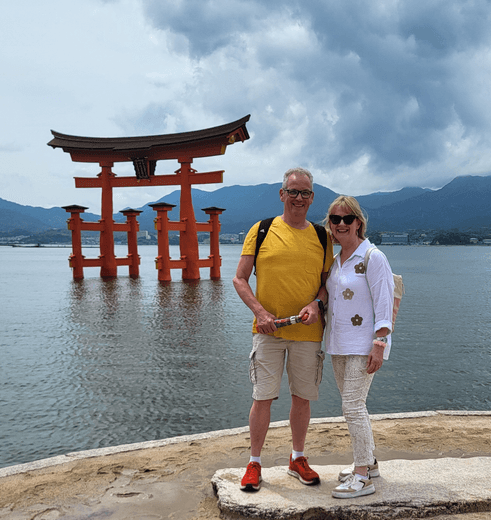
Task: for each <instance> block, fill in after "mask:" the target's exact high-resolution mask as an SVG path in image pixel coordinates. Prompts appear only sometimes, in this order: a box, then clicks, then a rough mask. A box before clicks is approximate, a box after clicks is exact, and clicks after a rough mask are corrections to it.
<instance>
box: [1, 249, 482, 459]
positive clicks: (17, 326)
mask: <svg viewBox="0 0 491 520" xmlns="http://www.w3.org/2000/svg"><path fill="white" fill-rule="evenodd" d="M381 249H382V250H383V251H384V252H385V253H386V255H387V257H388V258H389V261H390V263H391V266H392V269H393V271H394V272H396V273H398V274H402V275H403V277H404V284H405V287H406V294H405V296H404V298H403V300H402V303H401V309H400V311H399V315H398V318H397V323H396V329H395V332H394V335H393V347H392V352H391V356H390V359H389V361H387V362H385V363H384V365H383V367H382V369H381V370H380V371H379V372H378V373H377V375H376V377H375V379H374V382H373V385H372V389H371V391H370V395H369V399H368V408H369V411H370V412H371V413H391V412H410V411H423V410H444V409H445V410H447V409H452V410H489V409H490V405H491V392H490V383H491V375H490V368H491V355H490V354H491V346H490V340H489V338H490V332H491V325H490V323H491V248H488V247H485V246H452V247H443V246H441V247H428V246H427V247H424V246H385V247H382V248H381ZM240 251H241V249H240V246H236V245H221V246H220V253H221V256H222V278H221V279H220V280H219V281H212V280H210V279H209V269H202V270H201V280H200V281H199V282H196V283H184V282H182V281H181V272H180V270H173V271H172V277H173V281H172V282H171V283H170V284H167V285H164V284H161V283H159V282H158V280H157V271H156V270H155V263H154V258H155V256H156V255H157V250H156V246H155V247H154V246H140V247H139V254H140V256H141V266H140V277H139V278H138V279H136V280H133V279H131V278H129V276H128V268H127V267H120V268H119V270H118V277H117V278H116V279H113V280H110V281H104V280H101V279H100V278H99V269H98V268H86V269H85V270H84V274H85V278H84V280H82V281H78V282H75V281H73V280H72V274H71V270H70V269H69V267H68V255H69V252H70V251H69V249H66V248H47V247H46V248H44V247H41V248H20V247H19V248H11V247H0V298H1V300H0V301H1V311H0V333H1V335H0V467H4V466H8V465H13V464H19V463H23V462H29V461H32V460H37V459H41V458H45V457H50V456H54V455H59V454H63V453H67V452H72V451H80V450H85V449H94V448H100V447H105V446H114V445H119V444H127V443H134V442H143V441H148V440H155V439H162V438H168V437H174V436H178V435H187V434H193V433H201V432H206V431H210V430H217V429H224V428H233V427H239V426H245V425H247V423H248V414H249V408H250V405H251V386H250V383H249V379H248V363H249V352H250V348H251V322H252V313H251V312H250V310H249V309H248V308H247V307H246V306H245V305H244V304H243V303H242V301H241V300H240V299H239V297H238V296H237V294H236V293H235V290H234V288H233V285H232V278H233V276H234V274H235V269H236V266H237V262H238V260H239V257H240ZM116 253H117V255H118V256H125V255H126V253H127V252H126V250H125V248H124V247H123V246H117V248H116ZM84 254H85V255H86V256H87V257H94V256H97V254H98V251H97V249H84ZM208 254H209V250H208V246H201V252H200V256H201V257H202V258H205V257H206V256H207V255H208ZM171 256H172V258H179V250H178V248H177V247H171ZM251 283H252V284H253V285H254V277H253V276H251ZM289 406H290V398H289V394H288V388H287V384H286V379H284V380H283V384H282V390H281V395H280V398H279V399H278V400H277V401H275V402H274V404H273V407H272V420H273V421H277V420H285V419H288V412H289ZM340 415H341V406H340V399H339V394H338V390H337V388H336V385H335V383H334V380H333V376H332V370H331V367H330V363H329V359H326V363H325V367H324V380H323V382H322V385H321V392H320V399H319V401H317V402H313V403H312V416H313V417H328V416H340Z"/></svg>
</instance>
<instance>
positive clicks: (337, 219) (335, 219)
mask: <svg viewBox="0 0 491 520" xmlns="http://www.w3.org/2000/svg"><path fill="white" fill-rule="evenodd" d="M356 218H357V217H356V215H344V217H342V216H341V215H329V220H330V221H331V222H332V223H333V224H334V225H335V226H337V225H338V224H341V221H343V222H344V223H345V224H346V225H347V226H351V224H353V222H354V221H355V219H356Z"/></svg>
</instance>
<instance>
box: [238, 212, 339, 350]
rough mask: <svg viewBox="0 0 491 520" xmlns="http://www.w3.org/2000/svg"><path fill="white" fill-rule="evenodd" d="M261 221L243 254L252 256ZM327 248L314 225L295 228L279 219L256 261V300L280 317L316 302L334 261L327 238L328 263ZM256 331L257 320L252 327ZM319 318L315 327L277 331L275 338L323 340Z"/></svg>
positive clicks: (257, 224)
mask: <svg viewBox="0 0 491 520" xmlns="http://www.w3.org/2000/svg"><path fill="white" fill-rule="evenodd" d="M258 229H259V222H257V223H256V224H254V226H252V228H251V229H250V230H249V233H248V234H247V236H246V238H245V241H244V245H243V247H242V255H253V256H254V253H255V251H256V237H257V233H258ZM323 259H324V249H323V247H322V244H321V243H320V241H319V238H318V237H317V233H316V231H315V229H314V226H312V224H310V226H309V227H308V228H306V229H303V230H301V229H296V228H293V227H291V226H289V225H288V224H286V222H284V221H283V219H282V218H281V217H276V218H275V219H274V220H273V223H272V224H271V227H270V228H269V230H268V234H267V235H266V238H265V239H264V242H263V243H262V244H261V247H260V249H259V253H258V255H257V259H256V274H257V279H256V298H257V300H258V301H259V303H260V304H261V305H262V306H263V307H264V308H265V309H266V310H267V311H268V312H270V313H271V314H273V315H274V316H276V317H277V318H288V317H290V316H294V315H296V314H298V313H299V312H300V311H301V310H302V308H303V307H305V305H307V304H308V303H310V302H311V301H313V300H314V299H315V297H316V296H317V293H318V292H319V288H320V286H321V274H322V272H323V271H324V272H327V271H328V270H329V268H330V267H331V264H332V261H333V252H332V243H331V241H330V238H329V235H328V241H327V251H326V260H325V262H324V263H323ZM252 332H257V331H256V318H254V323H253V326H252ZM322 332H323V331H322V324H321V321H320V319H319V320H318V321H317V323H314V324H312V325H303V324H302V323H297V324H295V325H288V326H287V327H282V328H280V329H278V330H277V331H276V332H275V333H274V336H277V337H280V338H284V339H290V340H295V341H321V340H322Z"/></svg>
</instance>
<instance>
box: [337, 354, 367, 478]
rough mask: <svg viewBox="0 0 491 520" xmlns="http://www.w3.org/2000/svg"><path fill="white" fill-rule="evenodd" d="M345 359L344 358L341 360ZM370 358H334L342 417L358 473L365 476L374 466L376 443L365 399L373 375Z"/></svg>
mask: <svg viewBox="0 0 491 520" xmlns="http://www.w3.org/2000/svg"><path fill="white" fill-rule="evenodd" d="M339 358H344V359H339ZM367 359H368V356H332V364H333V369H334V377H335V378H336V382H337V385H338V388H339V391H340V393H341V399H342V406H343V415H344V417H345V419H346V422H347V424H348V429H349V432H350V436H351V442H352V445H353V458H354V462H355V470H359V471H360V472H361V474H363V473H366V467H367V466H368V465H369V464H373V462H374V456H373V450H374V449H375V444H374V442H373V433H372V427H371V424H370V417H369V415H368V411H367V408H366V399H367V396H368V391H369V390H370V385H371V383H372V379H373V374H367V371H366V364H367Z"/></svg>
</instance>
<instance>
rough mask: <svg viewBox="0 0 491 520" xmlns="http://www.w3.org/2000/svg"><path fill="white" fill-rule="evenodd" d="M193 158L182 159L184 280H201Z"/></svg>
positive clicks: (181, 209)
mask: <svg viewBox="0 0 491 520" xmlns="http://www.w3.org/2000/svg"><path fill="white" fill-rule="evenodd" d="M191 163H192V159H188V160H186V161H183V160H181V169H180V170H178V173H180V174H181V201H180V211H181V222H185V223H186V226H185V228H184V230H183V231H181V232H180V235H179V247H180V250H181V259H185V260H186V267H185V268H184V269H183V270H182V279H183V280H199V279H200V275H199V266H198V264H199V262H198V261H199V247H198V228H197V226H196V217H195V215H194V209H193V200H192V198H191V181H190V174H191V173H195V171H194V170H192V169H191Z"/></svg>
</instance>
